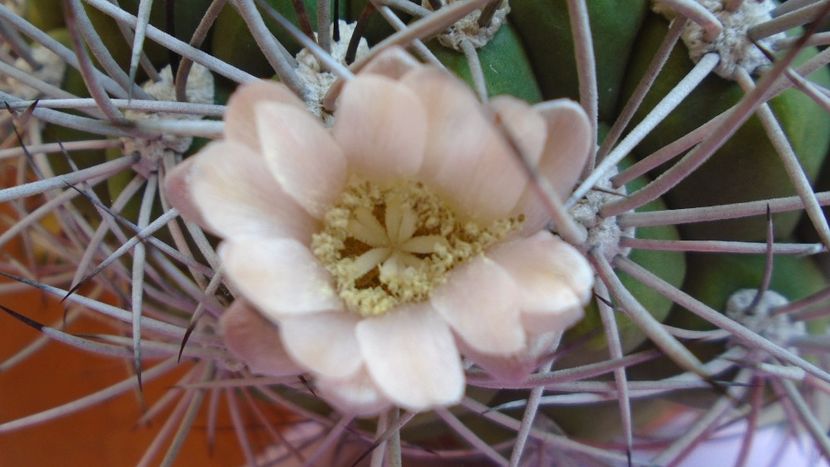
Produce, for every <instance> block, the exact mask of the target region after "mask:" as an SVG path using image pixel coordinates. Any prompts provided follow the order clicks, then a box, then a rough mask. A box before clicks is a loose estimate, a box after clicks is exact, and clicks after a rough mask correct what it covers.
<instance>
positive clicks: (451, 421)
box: [435, 408, 508, 466]
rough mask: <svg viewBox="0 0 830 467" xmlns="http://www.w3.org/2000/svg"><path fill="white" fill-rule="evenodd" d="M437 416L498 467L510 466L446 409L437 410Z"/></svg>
mask: <svg viewBox="0 0 830 467" xmlns="http://www.w3.org/2000/svg"><path fill="white" fill-rule="evenodd" d="M435 414H436V415H438V416H439V417H440V418H441V419H442V420H443V421H444V423H446V424H447V426H448V427H450V429H452V430H453V431H454V432H455V433H456V434H457V435H458V436H459V437H460V438H461V439H463V440H464V441H466V442H467V444H469V445H470V446H472V447H473V448H475V449H476V450H477V451H478V452H480V453H482V454H484V455H485V456H487V457H488V458H489V459H490V460H491V461H493V462H494V463H495V464H496V465H500V466H506V465H508V463H507V459H505V458H504V457H502V455H501V454H499V453H498V452H496V450H495V449H493V448H492V447H491V446H490V445H489V444H487V443H486V442H484V441H483V440H482V439H481V438H479V437H478V436H477V435H476V434H475V433H474V432H473V431H472V430H470V429H469V428H467V425H465V424H464V423H463V422H461V420H459V419H458V417H456V416H455V415H453V414H452V413H450V411H449V410H447V409H445V408H439V409H435Z"/></svg>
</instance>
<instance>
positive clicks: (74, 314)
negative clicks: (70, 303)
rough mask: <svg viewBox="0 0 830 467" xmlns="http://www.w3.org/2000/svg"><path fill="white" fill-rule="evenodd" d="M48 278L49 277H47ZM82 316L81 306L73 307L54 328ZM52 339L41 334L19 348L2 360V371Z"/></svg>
mask: <svg viewBox="0 0 830 467" xmlns="http://www.w3.org/2000/svg"><path fill="white" fill-rule="evenodd" d="M45 280H48V279H45ZM101 290H102V288H101V287H100V286H99V287H96V288H95V290H94V291H93V292H92V294H93V295H98V294H100V291H101ZM79 316H81V309H80V308H79V307H72V309H71V310H69V312H68V313H67V315H66V319H59V320H57V321H55V322H54V323H52V325H51V326H49V327H52V328H55V329H57V328H60V327H66V326H67V325H68V324H70V323H72V322H74V321H75V320H76V319H78V317H79ZM51 340H52V339H51V338H49V336H46V335H40V336H38V337H37V339H35V340H33V341H32V342H30V343H29V344H28V345H27V346H25V347H23V348H22V349H20V350H18V351H17V352H16V353H15V354H14V355H12V356H10V357H8V358H7V359H6V360H4V361H2V362H0V373H4V372H7V371H9V370H11V369H12V368H14V367H15V366H17V364H18V363H20V362H22V361H23V360H25V359H27V358H28V357H30V356H32V355H34V353H35V352H37V351H38V350H40V349H42V348H43V346H45V345H46V344H48V343H49V342H50V341H51Z"/></svg>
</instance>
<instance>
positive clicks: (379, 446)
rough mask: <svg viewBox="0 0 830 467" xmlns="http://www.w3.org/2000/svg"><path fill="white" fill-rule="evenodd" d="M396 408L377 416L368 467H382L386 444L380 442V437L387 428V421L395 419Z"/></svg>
mask: <svg viewBox="0 0 830 467" xmlns="http://www.w3.org/2000/svg"><path fill="white" fill-rule="evenodd" d="M397 410H398V409H397V408H391V409H389V410H387V411H385V412H383V413H381V414H380V415H379V416H378V426H377V429H376V430H375V443H374V444H375V445H376V447H375V448H374V449H373V450H372V458H371V460H370V461H369V467H383V461H384V458H385V457H386V447H387V442H386V441H385V440H384V441H380V439H381V436H382V435H383V433H384V432H386V430H387V429H388V428H389V419H390V418H392V417H397Z"/></svg>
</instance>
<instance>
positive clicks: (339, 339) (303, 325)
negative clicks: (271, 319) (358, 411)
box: [280, 313, 363, 379]
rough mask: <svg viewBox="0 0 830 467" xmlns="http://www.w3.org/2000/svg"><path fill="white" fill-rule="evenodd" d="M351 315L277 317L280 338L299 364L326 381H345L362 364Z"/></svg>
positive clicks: (353, 317)
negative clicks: (278, 318) (327, 378)
mask: <svg viewBox="0 0 830 467" xmlns="http://www.w3.org/2000/svg"><path fill="white" fill-rule="evenodd" d="M359 320H360V317H359V316H358V315H357V314H354V313H314V314H309V315H303V316H298V317H287V316H286V317H282V318H280V335H281V336H282V340H283V344H284V345H285V348H286V350H287V351H288V353H289V354H290V355H291V356H292V357H293V358H294V360H296V361H297V363H299V364H300V365H303V366H304V367H306V368H308V369H309V370H311V371H314V372H315V373H319V374H323V375H326V376H327V377H330V378H341V379H342V378H346V377H347V376H349V375H351V374H353V373H355V372H356V371H357V370H358V369H359V368H360V367H361V366H362V365H363V359H362V358H361V356H360V348H359V347H358V345H357V338H356V337H355V325H356V324H357V322H358V321H359Z"/></svg>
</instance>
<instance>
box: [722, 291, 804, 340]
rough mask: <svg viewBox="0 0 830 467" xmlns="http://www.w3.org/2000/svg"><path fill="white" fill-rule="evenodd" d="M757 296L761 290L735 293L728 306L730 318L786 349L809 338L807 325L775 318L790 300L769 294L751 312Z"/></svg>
mask: <svg viewBox="0 0 830 467" xmlns="http://www.w3.org/2000/svg"><path fill="white" fill-rule="evenodd" d="M757 294H758V290H757V289H740V290H738V291H736V292H735V293H733V294H732V295H731V296H730V297H729V300H727V302H726V315H727V316H729V317H730V318H732V319H734V320H735V321H738V322H739V323H741V324H743V325H744V326H746V327H747V328H749V329H751V330H753V331H755V332H757V333H758V334H760V335H762V336H764V337H766V338H767V339H769V340H771V341H772V342H775V343H778V344H782V345H786V343H787V342H789V341H790V339H792V338H793V337H796V336H803V335H806V334H807V328H806V326H805V325H804V323H803V322H801V321H796V322H794V321H792V320H791V319H790V317H789V316H787V315H774V314H773V312H774V311H775V309H776V308H779V307H782V306H784V305H786V304H788V303H789V300H787V298H786V297H784V296H783V295H781V294H779V293H778V292H775V291H772V290H767V291H766V292H764V294H763V295H761V299H760V300H759V301H758V304H757V305H756V306H755V307H754V308H750V305H752V301H753V300H755V296H756V295H757Z"/></svg>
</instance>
